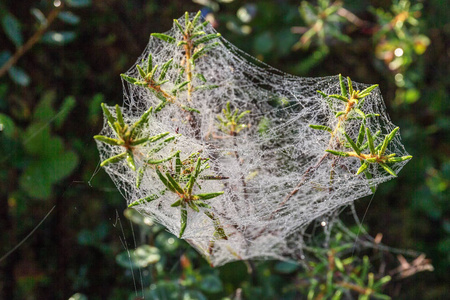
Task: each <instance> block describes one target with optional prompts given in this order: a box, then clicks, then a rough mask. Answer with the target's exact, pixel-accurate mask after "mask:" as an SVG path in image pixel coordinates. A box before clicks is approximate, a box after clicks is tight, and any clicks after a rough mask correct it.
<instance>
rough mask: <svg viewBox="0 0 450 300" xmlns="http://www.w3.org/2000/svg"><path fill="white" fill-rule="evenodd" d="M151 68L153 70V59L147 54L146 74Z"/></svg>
mask: <svg viewBox="0 0 450 300" xmlns="http://www.w3.org/2000/svg"><path fill="white" fill-rule="evenodd" d="M152 68H153V57H152V54H151V53H149V54H148V59H147V73H150V71H151V70H152Z"/></svg>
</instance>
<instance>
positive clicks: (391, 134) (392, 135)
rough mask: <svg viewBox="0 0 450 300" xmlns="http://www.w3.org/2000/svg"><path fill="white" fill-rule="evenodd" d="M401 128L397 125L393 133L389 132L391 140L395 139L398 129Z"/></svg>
mask: <svg viewBox="0 0 450 300" xmlns="http://www.w3.org/2000/svg"><path fill="white" fill-rule="evenodd" d="M398 130H399V127H395V128H394V129H393V130H392V131H391V133H389V135H388V137H389V142H390V141H392V139H394V136H395V134H396V133H397V131H398Z"/></svg>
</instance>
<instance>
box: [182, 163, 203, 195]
mask: <svg viewBox="0 0 450 300" xmlns="http://www.w3.org/2000/svg"><path fill="white" fill-rule="evenodd" d="M201 163H202V160H201V158H200V157H199V158H198V159H197V163H196V165H195V170H194V172H193V173H192V174H191V176H190V178H189V181H188V183H187V184H186V190H187V193H188V194H189V195H190V194H191V193H192V188H193V187H194V183H195V181H196V180H197V177H198V175H199V171H200V167H201Z"/></svg>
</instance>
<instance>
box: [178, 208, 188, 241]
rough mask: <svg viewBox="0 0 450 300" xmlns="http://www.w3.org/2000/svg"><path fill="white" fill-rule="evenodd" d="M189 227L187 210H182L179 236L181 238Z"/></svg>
mask: <svg viewBox="0 0 450 300" xmlns="http://www.w3.org/2000/svg"><path fill="white" fill-rule="evenodd" d="M186 225H187V210H186V208H182V209H181V224H180V235H179V236H178V237H179V238H181V237H182V236H183V234H184V231H185V230H186Z"/></svg>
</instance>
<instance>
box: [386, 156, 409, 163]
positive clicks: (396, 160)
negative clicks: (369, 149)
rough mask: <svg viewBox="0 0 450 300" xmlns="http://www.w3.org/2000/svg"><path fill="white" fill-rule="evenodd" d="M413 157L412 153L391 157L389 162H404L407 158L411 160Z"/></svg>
mask: <svg viewBox="0 0 450 300" xmlns="http://www.w3.org/2000/svg"><path fill="white" fill-rule="evenodd" d="M411 158H412V156H411V155H408V156H402V157H392V158H389V159H388V161H387V162H388V163H397V162H402V161H405V160H409V159H411Z"/></svg>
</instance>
